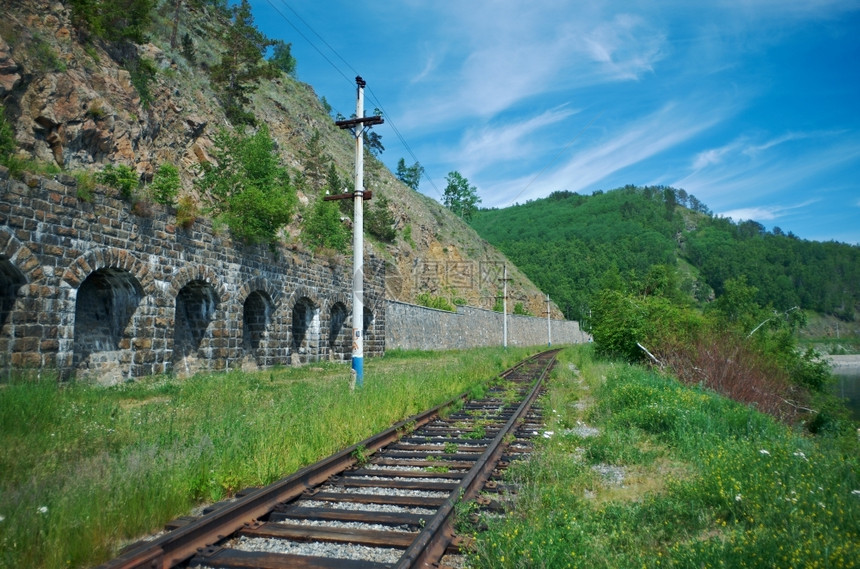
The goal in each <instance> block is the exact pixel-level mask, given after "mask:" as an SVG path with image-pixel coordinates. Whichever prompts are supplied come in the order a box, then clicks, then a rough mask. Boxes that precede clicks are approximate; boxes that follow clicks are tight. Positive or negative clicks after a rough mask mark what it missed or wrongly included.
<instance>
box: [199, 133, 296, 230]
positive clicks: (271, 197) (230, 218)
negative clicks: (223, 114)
mask: <svg viewBox="0 0 860 569" xmlns="http://www.w3.org/2000/svg"><path fill="white" fill-rule="evenodd" d="M214 142H215V146H214V147H213V149H212V156H213V158H214V159H215V163H214V164H212V163H208V164H205V165H204V166H203V176H201V177H200V178H199V179H198V180H197V183H196V184H197V188H198V189H199V190H200V191H201V194H202V195H206V196H207V199H208V200H209V208H210V211H211V212H212V213H214V214H215V221H216V222H217V221H221V222H224V223H226V224H227V226H228V227H229V228H230V231H231V233H233V235H234V236H235V237H236V238H238V239H239V240H241V241H244V242H245V243H249V244H255V243H268V244H269V245H274V243H275V242H276V241H277V238H278V231H279V230H280V229H281V228H282V227H283V226H284V225H286V224H287V223H289V221H290V218H291V217H292V214H293V210H294V208H295V204H296V193H295V190H294V189H293V188H292V187H291V185H290V179H289V176H288V174H287V171H286V169H285V168H284V167H283V166H282V165H281V163H280V159H279V157H278V155H277V152H276V151H275V143H274V141H273V140H272V138H271V137H270V136H269V130H268V128H266V127H265V126H263V127H261V128H260V129H259V130H258V131H257V132H256V133H255V134H253V135H251V136H248V137H245V136H242V135H239V134H230V133H229V132H227V131H226V130H221V131H219V132H218V133H217V134H216V135H215V140H214Z"/></svg>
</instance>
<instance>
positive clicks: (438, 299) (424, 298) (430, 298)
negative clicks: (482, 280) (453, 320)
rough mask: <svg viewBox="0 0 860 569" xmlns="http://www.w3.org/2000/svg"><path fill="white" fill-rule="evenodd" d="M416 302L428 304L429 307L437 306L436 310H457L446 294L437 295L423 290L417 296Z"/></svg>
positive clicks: (423, 304)
mask: <svg viewBox="0 0 860 569" xmlns="http://www.w3.org/2000/svg"><path fill="white" fill-rule="evenodd" d="M415 302H416V303H417V304H419V305H420V306H426V307H427V308H435V309H436V310H447V311H448V312H457V308H456V307H454V306H453V305H452V304H451V303H450V302H448V299H447V298H445V297H444V296H435V295H432V294H430V293H429V292H422V293H420V294H418V296H416V297H415Z"/></svg>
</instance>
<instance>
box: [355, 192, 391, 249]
mask: <svg viewBox="0 0 860 569" xmlns="http://www.w3.org/2000/svg"><path fill="white" fill-rule="evenodd" d="M344 201H346V200H344ZM374 202H375V203H374V204H373V205H372V206H371V207H369V208H367V215H366V218H365V221H366V229H367V231H368V232H369V233H370V234H371V235H374V236H375V237H377V238H379V239H380V240H382V241H385V242H386V243H391V242H392V241H394V238H395V237H396V236H397V232H396V231H394V215H392V213H391V211H390V210H389V209H388V206H389V202H388V200H387V199H386V198H384V197H382V196H380V197H379V198H378V199H376V200H374Z"/></svg>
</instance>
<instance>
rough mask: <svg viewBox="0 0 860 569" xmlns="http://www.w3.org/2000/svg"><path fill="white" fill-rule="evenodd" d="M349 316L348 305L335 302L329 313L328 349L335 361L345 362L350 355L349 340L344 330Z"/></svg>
mask: <svg viewBox="0 0 860 569" xmlns="http://www.w3.org/2000/svg"><path fill="white" fill-rule="evenodd" d="M348 316H349V311H348V310H347V309H346V305H345V304H344V303H342V302H335V303H334V304H333V305H332V307H331V311H330V313H329V332H328V348H329V354H330V358H331V359H333V360H345V359H346V358H347V354H348V353H349V346H348V344H349V338H348V336H347V334H346V331H345V330H344V323H345V322H346V319H347V317H348Z"/></svg>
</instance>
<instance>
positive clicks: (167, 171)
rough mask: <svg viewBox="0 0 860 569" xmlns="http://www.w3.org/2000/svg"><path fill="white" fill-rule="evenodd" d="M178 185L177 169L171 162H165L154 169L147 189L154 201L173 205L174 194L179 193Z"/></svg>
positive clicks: (174, 201) (174, 200) (174, 203)
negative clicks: (153, 174)
mask: <svg viewBox="0 0 860 569" xmlns="http://www.w3.org/2000/svg"><path fill="white" fill-rule="evenodd" d="M180 185H181V184H180V181H179V169H178V168H177V167H176V166H174V165H173V164H167V163H165V164H162V165H161V166H159V167H158V170H156V172H155V176H154V177H153V178H152V184H151V185H150V186H149V191H150V192H151V193H152V199H153V200H155V202H156V203H160V204H162V205H167V206H174V205H176V196H178V195H179V188H180Z"/></svg>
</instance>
